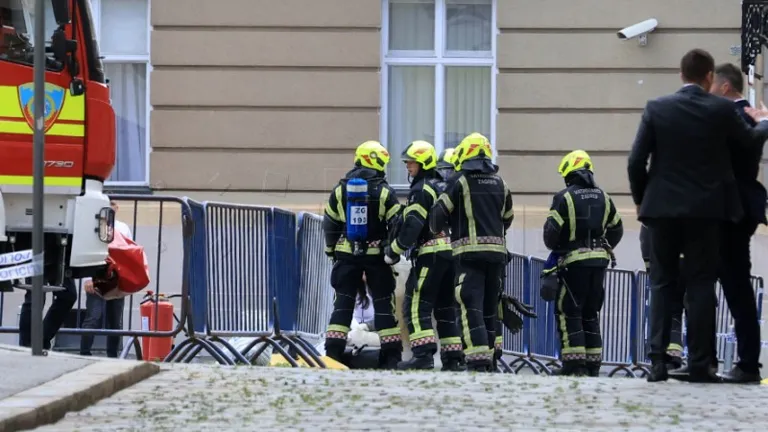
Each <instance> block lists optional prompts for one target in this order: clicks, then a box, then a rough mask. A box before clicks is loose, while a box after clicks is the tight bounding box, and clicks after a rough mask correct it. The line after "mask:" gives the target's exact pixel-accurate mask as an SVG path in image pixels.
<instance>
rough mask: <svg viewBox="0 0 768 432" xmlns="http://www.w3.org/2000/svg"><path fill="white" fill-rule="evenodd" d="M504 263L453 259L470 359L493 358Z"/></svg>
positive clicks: (465, 352)
mask: <svg viewBox="0 0 768 432" xmlns="http://www.w3.org/2000/svg"><path fill="white" fill-rule="evenodd" d="M504 267H505V265H504V264H502V263H490V262H482V261H467V260H459V259H458V258H457V259H456V261H454V268H455V271H456V287H455V291H454V293H455V296H456V302H457V303H458V304H459V323H460V327H461V335H462V339H463V341H464V346H465V348H464V355H465V356H466V360H467V362H468V363H471V362H486V361H488V362H490V361H491V360H492V358H493V352H494V350H493V346H494V344H495V342H496V332H497V330H500V328H499V320H498V311H499V293H500V292H501V286H502V279H503V277H504Z"/></svg>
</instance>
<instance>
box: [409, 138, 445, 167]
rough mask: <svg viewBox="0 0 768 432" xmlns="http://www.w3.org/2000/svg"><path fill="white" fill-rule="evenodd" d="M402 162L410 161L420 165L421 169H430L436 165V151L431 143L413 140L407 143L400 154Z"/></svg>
mask: <svg viewBox="0 0 768 432" xmlns="http://www.w3.org/2000/svg"><path fill="white" fill-rule="evenodd" d="M400 157H401V158H402V159H403V162H407V161H412V162H416V163H418V164H419V165H421V169H423V170H431V169H434V168H435V167H436V166H437V152H436V151H435V147H433V146H432V144H430V143H428V142H426V141H414V142H412V143H410V144H408V147H406V148H405V150H403V154H402V155H400Z"/></svg>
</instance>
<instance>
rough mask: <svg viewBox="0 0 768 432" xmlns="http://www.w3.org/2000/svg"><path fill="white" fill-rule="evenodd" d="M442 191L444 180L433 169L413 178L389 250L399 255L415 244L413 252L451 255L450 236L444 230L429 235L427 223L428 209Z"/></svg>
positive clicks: (417, 253) (446, 256) (449, 256)
mask: <svg viewBox="0 0 768 432" xmlns="http://www.w3.org/2000/svg"><path fill="white" fill-rule="evenodd" d="M444 190H445V182H443V181H442V179H441V178H440V177H439V175H438V174H437V173H436V172H435V170H429V171H426V172H425V171H422V172H420V173H419V174H418V175H417V176H416V177H415V178H414V179H413V182H412V183H411V191H410V193H409V194H408V203H407V204H406V207H405V210H403V216H402V225H401V226H400V229H399V233H398V235H397V238H396V239H395V240H394V241H393V242H392V245H391V248H392V252H393V253H395V254H398V255H400V254H402V253H403V252H405V251H406V250H408V249H410V248H411V247H414V246H415V247H416V248H417V249H416V255H419V256H420V255H426V254H431V253H438V254H441V255H443V256H444V257H445V258H448V259H450V258H451V238H450V237H449V236H448V234H447V232H446V230H441V231H440V232H438V233H437V234H432V232H431V231H430V230H429V223H428V216H429V212H430V211H431V209H432V206H433V205H434V204H435V202H436V201H437V197H438V196H439V195H440V194H441V193H442V192H443V191H444Z"/></svg>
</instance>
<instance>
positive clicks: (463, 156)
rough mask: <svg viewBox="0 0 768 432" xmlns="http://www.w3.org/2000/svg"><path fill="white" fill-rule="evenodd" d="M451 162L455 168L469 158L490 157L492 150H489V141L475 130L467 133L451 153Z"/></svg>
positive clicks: (457, 168) (459, 166)
mask: <svg viewBox="0 0 768 432" xmlns="http://www.w3.org/2000/svg"><path fill="white" fill-rule="evenodd" d="M453 155H454V156H453V164H454V165H455V166H456V170H457V171H458V170H460V169H461V165H462V164H464V162H466V161H467V160H469V159H474V158H477V157H487V158H489V159H490V158H491V157H492V155H493V152H492V151H491V143H490V141H488V138H486V137H485V135H483V134H479V133H477V132H475V133H471V134H469V135H467V136H466V137H465V138H464V139H463V140H461V142H460V143H459V145H458V146H456V150H455V151H454V153H453Z"/></svg>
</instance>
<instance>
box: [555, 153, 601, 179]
mask: <svg viewBox="0 0 768 432" xmlns="http://www.w3.org/2000/svg"><path fill="white" fill-rule="evenodd" d="M592 167H593V165H592V159H591V158H590V157H589V155H588V154H587V152H585V151H584V150H574V151H572V152H570V153H568V154H567V155H565V157H563V160H561V161H560V165H559V166H558V168H557V172H559V173H560V175H561V176H563V178H565V177H567V176H568V174H570V173H572V172H574V171H577V170H581V169H586V170H589V171H590V172H592Z"/></svg>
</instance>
